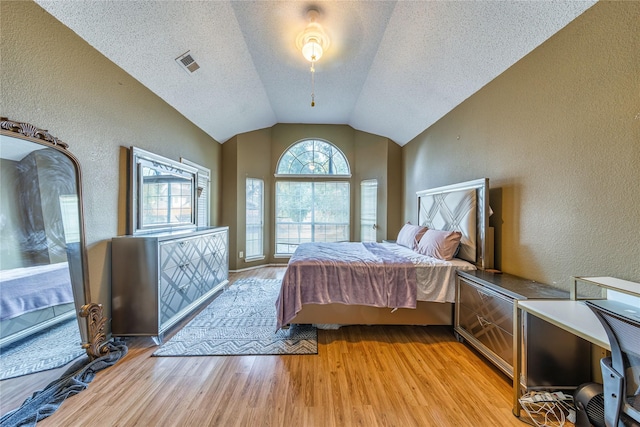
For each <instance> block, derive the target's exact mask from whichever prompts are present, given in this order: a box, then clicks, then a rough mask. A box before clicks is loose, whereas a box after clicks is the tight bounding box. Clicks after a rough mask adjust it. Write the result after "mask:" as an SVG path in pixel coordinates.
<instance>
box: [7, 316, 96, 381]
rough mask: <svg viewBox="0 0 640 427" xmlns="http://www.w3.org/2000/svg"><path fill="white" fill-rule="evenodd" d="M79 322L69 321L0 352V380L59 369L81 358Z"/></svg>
mask: <svg viewBox="0 0 640 427" xmlns="http://www.w3.org/2000/svg"><path fill="white" fill-rule="evenodd" d="M84 353H85V351H84V350H83V349H82V343H81V340H80V331H79V330H78V321H77V320H76V319H69V320H67V321H65V322H63V323H60V324H58V325H55V326H52V327H50V328H48V329H45V330H44V331H41V332H39V333H37V334H35V335H33V336H32V337H29V338H25V339H23V340H20V341H18V342H16V343H13V344H10V345H8V346H6V347H4V348H2V350H0V380H6V379H8V378H15V377H20V376H22V375H29V374H33V373H36V372H40V371H47V370H49V369H55V368H59V367H61V366H64V365H66V364H67V363H69V362H71V361H72V360H73V359H75V358H77V357H78V356H81V355H82V354H84Z"/></svg>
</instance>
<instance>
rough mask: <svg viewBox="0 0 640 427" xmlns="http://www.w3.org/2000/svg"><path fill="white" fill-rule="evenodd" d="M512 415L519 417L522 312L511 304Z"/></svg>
mask: <svg viewBox="0 0 640 427" xmlns="http://www.w3.org/2000/svg"><path fill="white" fill-rule="evenodd" d="M513 319H514V327H513V408H512V412H513V415H515V416H516V417H518V418H519V417H520V402H519V399H520V376H521V372H522V345H523V343H522V310H520V309H519V308H518V301H514V302H513Z"/></svg>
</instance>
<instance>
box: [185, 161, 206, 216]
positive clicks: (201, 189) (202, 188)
mask: <svg viewBox="0 0 640 427" xmlns="http://www.w3.org/2000/svg"><path fill="white" fill-rule="evenodd" d="M180 161H181V162H182V163H184V164H186V165H189V166H193V167H194V168H196V169H198V175H197V178H196V180H197V192H196V225H197V226H198V227H208V226H209V225H210V221H211V215H210V210H211V208H210V206H211V203H210V192H211V170H210V169H208V168H205V167H204V166H201V165H199V164H197V163H194V162H192V161H190V160H187V159H184V158H183V159H180Z"/></svg>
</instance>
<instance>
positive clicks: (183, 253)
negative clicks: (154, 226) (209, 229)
mask: <svg viewBox="0 0 640 427" xmlns="http://www.w3.org/2000/svg"><path fill="white" fill-rule="evenodd" d="M198 240H200V239H180V240H173V241H169V242H162V243H160V270H161V271H162V270H167V269H172V268H175V267H184V266H185V265H187V264H188V263H189V261H190V260H191V259H192V258H193V257H194V256H196V254H197V252H198Z"/></svg>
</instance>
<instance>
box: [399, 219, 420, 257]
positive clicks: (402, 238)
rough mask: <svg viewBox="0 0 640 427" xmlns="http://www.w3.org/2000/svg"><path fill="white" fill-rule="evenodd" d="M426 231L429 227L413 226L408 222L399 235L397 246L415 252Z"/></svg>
mask: <svg viewBox="0 0 640 427" xmlns="http://www.w3.org/2000/svg"><path fill="white" fill-rule="evenodd" d="M425 231H427V227H421V226H419V225H413V224H411V223H410V222H408V223H406V224H405V225H403V226H402V229H401V230H400V232H399V233H398V237H397V239H396V244H398V245H402V246H406V247H407V248H409V249H411V250H414V251H415V250H416V248H417V247H418V242H419V241H420V239H421V238H422V235H423V234H424V233H425Z"/></svg>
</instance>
